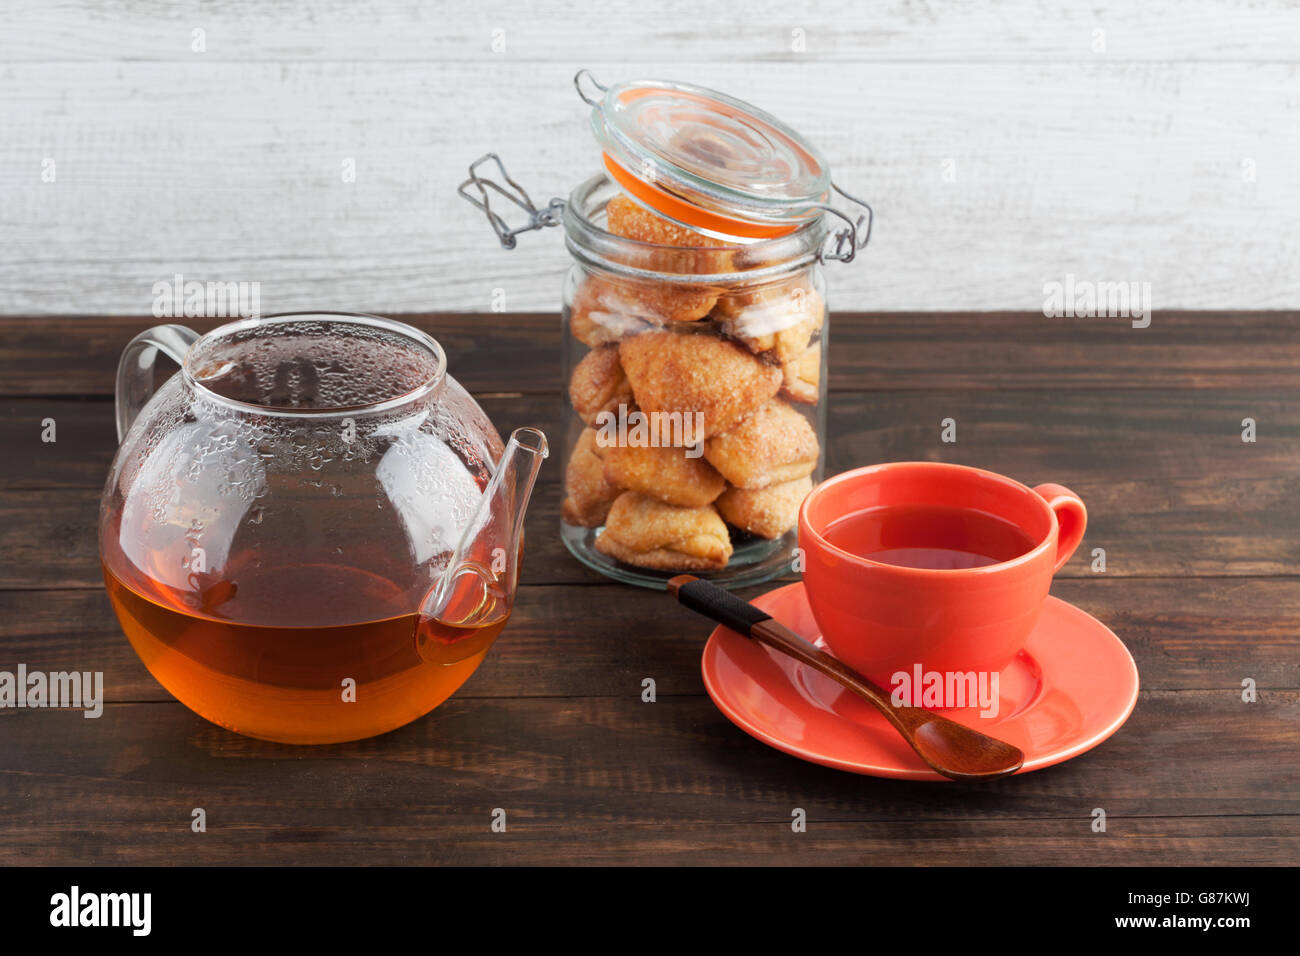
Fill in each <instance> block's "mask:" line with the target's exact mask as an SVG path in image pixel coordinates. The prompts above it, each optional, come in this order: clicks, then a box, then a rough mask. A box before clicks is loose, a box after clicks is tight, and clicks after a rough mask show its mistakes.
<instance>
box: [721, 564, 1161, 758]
mask: <svg viewBox="0 0 1300 956" xmlns="http://www.w3.org/2000/svg"><path fill="white" fill-rule="evenodd" d="M753 603H754V604H755V605H756V606H757V607H760V608H762V609H763V610H764V611H766V612H767V613H768V614H770V615H772V617H774V618H776V619H777V620H778V621H780V622H781V623H782V624H784V625H786V626H787V627H789V628H791V629H793V630H794V631H795V632H796V633H798V634H801V635H803V636H804V637H806V638H807V639H808V640H810V641H812V642H813V643H814V644H816V645H817V646H818V647H820V648H822V649H823V650H826V645H825V642H823V641H822V639H821V634H820V631H819V629H818V627H817V621H816V620H815V619H814V618H813V614H812V610H811V608H809V606H808V600H807V597H806V596H805V594H804V589H803V585H802V584H789V585H786V586H785V587H781V588H777V589H776V590H774V591H769V592H768V593H767V594H764V595H762V596H761V597H759V598H756V599H755V600H754V601H753ZM921 663H922V664H924V661H922V662H921ZM702 670H703V673H704V686H705V688H707V690H708V692H709V696H710V697H712V698H713V702H714V703H715V704H717V705H718V709H719V710H721V711H722V712H723V713H724V714H725V715H726V716H727V719H728V720H730V721H731V722H732V723H734V724H735V725H736V726H737V727H739V728H740V729H741V730H744V731H745V732H746V733H748V734H750V735H751V736H753V737H757V738H758V739H759V740H761V741H763V742H764V743H766V744H770V745H771V746H773V747H775V748H776V749H777V750H783V751H785V752H786V753H788V754H792V755H793V756H796V757H801V758H803V759H804V760H810V761H812V762H813V763H819V764H823V765H825V766H827V767H835V768H837V769H840V770H849V771H851V772H853V773H862V774H868V775H870V776H873V777H895V778H898V779H904V780H945V779H946V778H945V777H941V776H940V775H939V774H937V773H935V772H934V771H933V770H931V769H930V768H929V767H927V766H926V765H925V764H924V763H923V762H922V761H921V758H919V757H918V756H916V754H915V753H913V752H912V750H911V748H910V747H908V746H907V744H905V743H904V742H903V739H902V738H901V737H900V736H899V735H898V734H897V732H895V731H894V730H893V728H891V727H890V726H889V724H887V723H886V722H885V719H884V718H883V717H881V716H880V714H879V713H877V711H876V710H875V708H873V707H872V706H871V705H870V704H868V703H866V702H865V701H863V700H860V699H859V698H857V697H855V696H854V695H853V694H851V693H850V692H849V691H847V690H845V689H844V688H842V687H841V686H840V685H839V684H837V683H835V682H834V681H832V680H831V679H830V678H828V677H825V676H823V675H822V674H819V673H818V672H816V671H813V670H810V669H809V668H807V667H805V666H803V665H802V664H799V663H797V662H796V661H793V660H791V659H790V658H788V657H786V656H785V655H783V654H778V653H777V652H776V651H773V650H769V649H768V648H767V647H765V646H764V645H762V644H759V643H758V642H757V641H754V640H751V639H749V638H747V637H741V636H740V635H739V634H737V633H735V632H734V631H731V630H729V629H727V628H725V627H719V628H718V629H716V630H715V631H714V632H713V634H712V635H711V636H710V637H709V643H708V644H707V645H706V646H705V648H704V659H703V661H702ZM1137 692H1138V674H1137V667H1136V666H1135V665H1134V663H1133V658H1132V656H1131V655H1130V654H1129V652H1128V649H1127V648H1126V647H1125V646H1124V645H1123V643H1121V642H1120V639H1119V638H1118V637H1116V636H1115V635H1114V633H1112V632H1111V630H1110V629H1109V628H1108V627H1106V625H1104V624H1102V623H1101V622H1100V621H1098V620H1097V619H1096V618H1094V617H1093V616H1092V615H1090V614H1087V613H1085V612H1083V611H1081V610H1079V609H1078V608H1077V607H1075V606H1074V605H1072V604H1067V603H1066V602H1065V601H1062V600H1059V599H1058V598H1054V597H1048V599H1047V603H1046V604H1044V606H1043V613H1042V616H1041V617H1040V618H1039V621H1038V624H1037V626H1036V627H1035V628H1034V631H1033V633H1032V634H1030V636H1029V641H1028V643H1027V644H1026V645H1025V649H1024V650H1023V651H1021V652H1020V654H1019V656H1018V657H1017V658H1016V660H1015V661H1013V662H1012V664H1011V665H1010V666H1009V667H1008V668H1007V669H1006V670H1004V671H1002V672H1001V674H1000V686H999V695H998V696H999V707H998V714H997V716H993V717H987V718H985V717H981V716H980V715H979V710H978V708H975V707H968V708H953V709H948V710H944V711H942V713H943V714H944V716H946V717H949V718H951V719H952V720H956V721H958V722H960V723H963V724H966V725H968V726H970V727H974V728H977V729H978V730H980V731H981V732H982V733H987V734H990V735H992V736H994V737H997V738H999V739H1001V740H1004V741H1006V742H1007V743H1010V744H1014V745H1015V746H1017V747H1019V748H1020V749H1021V750H1023V751H1024V753H1025V765H1024V767H1022V768H1021V769H1020V770H1019V771H1018V772H1019V773H1024V772H1025V771H1027V770H1038V769H1040V768H1042V767H1050V766H1051V765H1052V764H1057V763H1061V762H1062V761H1064V760H1069V759H1070V758H1071V757H1074V756H1077V755H1079V754H1081V753H1083V752H1084V751H1086V750H1091V749H1092V748H1093V747H1095V746H1097V744H1099V743H1101V742H1102V741H1103V740H1105V739H1106V738H1107V737H1109V736H1110V735H1111V734H1113V733H1114V732H1115V731H1116V730H1118V729H1119V728H1120V726H1121V725H1122V724H1123V723H1124V721H1125V720H1127V719H1128V715H1129V714H1130V713H1132V711H1133V705H1134V703H1136V701H1137Z"/></svg>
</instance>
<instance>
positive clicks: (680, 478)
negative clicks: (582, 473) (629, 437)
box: [604, 445, 727, 508]
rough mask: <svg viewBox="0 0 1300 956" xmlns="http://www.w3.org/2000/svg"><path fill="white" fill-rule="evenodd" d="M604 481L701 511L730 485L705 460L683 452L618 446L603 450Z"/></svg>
mask: <svg viewBox="0 0 1300 956" xmlns="http://www.w3.org/2000/svg"><path fill="white" fill-rule="evenodd" d="M604 456H605V458H604V460H605V480H606V481H607V482H609V483H610V484H612V485H617V486H618V487H620V488H627V489H629V490H630V491H640V492H642V493H643V494H647V495H650V496H651V497H652V498H658V499H659V500H660V501H663V502H665V503H666V504H670V505H677V506H678V507H682V508H701V507H703V506H704V505H707V504H709V503H710V502H712V501H713V499H715V498H717V497H718V495H720V494H722V491H723V489H724V488H726V487H727V483H726V482H725V481H724V480H723V479H722V476H721V475H720V474H718V472H717V471H716V470H715V469H714V467H713V466H712V465H710V464H709V463H708V462H707V461H705V460H704V459H703V458H702V457H696V458H692V457H690V456H688V455H687V453H686V449H684V448H673V447H668V446H661V447H658V448H656V447H652V446H648V445H618V446H614V447H612V448H606V449H604Z"/></svg>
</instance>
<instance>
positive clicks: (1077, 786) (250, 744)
mask: <svg viewBox="0 0 1300 956" xmlns="http://www.w3.org/2000/svg"><path fill="white" fill-rule="evenodd" d="M1297 716H1300V694H1297V693H1296V692H1286V693H1279V694H1275V695H1271V696H1265V697H1264V698H1262V699H1261V701H1260V702H1259V703H1257V704H1254V705H1243V704H1241V703H1240V701H1239V700H1237V699H1236V697H1235V695H1232V694H1224V693H1221V692H1184V693H1177V694H1170V693H1144V694H1143V696H1142V699H1141V700H1140V701H1139V704H1138V707H1137V710H1136V711H1135V713H1134V715H1133V717H1132V718H1131V719H1130V721H1129V723H1128V724H1127V725H1126V726H1125V727H1124V728H1123V729H1122V730H1121V731H1120V732H1119V733H1118V734H1116V736H1115V737H1113V738H1112V739H1111V740H1109V741H1107V742H1106V743H1105V744H1103V745H1102V746H1101V747H1099V748H1098V749H1097V750H1095V751H1092V752H1090V753H1088V754H1085V755H1083V756H1081V757H1079V758H1077V759H1075V760H1073V761H1070V762H1067V763H1065V764H1062V765H1059V766H1057V767H1054V768H1049V769H1048V770H1044V771H1040V772H1035V773H1032V774H1028V775H1026V776H1024V777H1017V778H1012V779H1009V780H1003V781H997V782H995V783H992V784H984V785H954V784H920V783H916V784H903V783H899V782H897V781H886V780H874V779H871V778H864V777H857V776H854V775H851V774H844V773H840V772H836V771H832V770H829V769H826V768H822V767H816V766H813V765H811V764H806V763H803V762H801V761H798V760H795V759H793V758H791V757H788V756H785V755H783V754H778V753H776V752H774V751H771V750H770V749H768V748H766V747H763V746H762V745H760V744H758V743H757V742H756V741H754V740H752V739H750V738H749V737H747V736H746V735H744V734H743V733H741V732H740V731H739V730H737V729H736V728H734V727H732V726H731V725H730V724H728V723H727V722H726V720H725V718H723V717H722V715H721V714H719V713H718V712H717V711H716V710H714V709H713V706H712V704H711V703H710V702H709V701H707V700H705V699H701V698H696V697H689V698H660V700H659V702H658V703H655V704H643V703H640V702H639V701H638V700H637V698H636V697H635V696H632V695H629V696H627V697H625V698H621V699H617V700H613V699H582V700H572V699H531V700H510V701H499V700H497V701H487V700H472V699H468V698H455V699H453V700H452V701H450V702H449V703H448V704H446V705H444V707H442V708H440V709H439V710H438V711H436V712H435V713H434V714H433V715H432V716H431V717H429V718H426V719H424V720H421V721H417V722H416V723H415V724H412V725H410V726H408V727H406V728H403V729H401V730H398V731H395V732H394V733H392V734H389V735H386V736H384V737H381V738H377V739H372V740H370V741H362V742H358V743H355V744H344V745H338V746H331V747H322V748H293V747H286V746H281V745H275V744H269V743H265V742H262V741H255V740H251V739H248V738H243V737H239V736H237V735H234V734H230V733H227V732H226V731H223V730H220V729H219V728H216V727H214V726H212V725H210V724H207V723H205V722H204V721H202V720H201V719H200V718H198V717H197V716H195V715H193V714H191V713H189V712H188V711H186V710H184V709H183V708H182V707H180V706H179V705H176V704H124V705H120V706H116V707H112V708H109V709H108V710H106V711H105V714H104V716H103V717H102V718H100V719H99V720H96V721H87V720H84V719H83V718H82V717H81V716H80V715H79V714H73V713H68V712H58V711H48V712H34V711H21V712H20V711H7V712H4V715H3V716H0V739H3V742H4V746H3V747H0V861H2V862H5V863H12V862H16V861H18V860H20V859H21V860H22V861H24V862H40V863H56V862H77V863H81V864H85V863H91V862H163V861H165V860H174V859H176V854H178V853H184V855H185V859H187V860H189V861H190V862H192V863H196V864H216V863H221V862H233V861H234V859H235V858H236V856H240V858H241V859H242V861H243V862H258V863H270V862H288V861H293V862H296V863H323V862H327V861H328V862H330V863H362V862H398V861H400V862H414V861H427V862H434V861H438V862H457V861H461V862H468V861H470V860H473V861H475V862H485V861H489V860H492V859H500V860H502V861H504V860H505V857H496V856H495V854H497V853H500V852H502V851H503V850H504V848H505V847H509V848H510V849H511V850H513V851H515V852H514V854H513V855H511V856H510V857H509V859H510V860H511V861H512V862H515V863H525V862H540V861H543V860H549V861H552V862H554V861H556V860H557V859H561V858H562V859H565V860H566V862H575V863H576V862H596V861H609V860H611V859H613V858H621V859H623V860H626V861H633V860H635V859H636V858H637V855H638V854H643V853H645V852H647V851H650V850H653V849H655V848H658V849H659V851H660V852H662V853H663V854H665V855H666V856H667V857H669V858H675V857H676V856H677V855H679V854H682V855H684V858H688V859H695V860H696V861H703V860H705V859H713V860H715V861H717V860H718V859H719V857H721V856H725V857H726V858H727V859H728V860H730V859H733V858H735V859H743V860H746V861H758V860H760V859H764V858H765V859H766V860H767V861H769V862H770V861H771V860H772V859H774V857H772V856H771V855H770V854H771V851H773V850H774V849H776V846H775V844H774V841H775V838H776V834H777V833H778V832H784V834H785V838H786V839H787V840H788V841H789V842H788V843H787V844H786V846H785V850H784V851H783V852H782V853H781V855H780V857H779V859H780V860H781V862H783V863H796V862H805V863H812V862H819V863H824V862H829V861H828V860H827V859H826V858H824V857H821V856H819V855H818V854H819V852H820V851H823V850H826V849H828V848H832V849H833V848H838V850H837V852H836V853H833V854H832V859H839V860H842V861H845V860H847V856H848V853H849V852H850V851H849V849H848V848H850V847H851V848H852V852H853V853H855V854H857V853H861V852H862V851H863V849H864V846H863V844H862V843H860V842H859V839H858V838H865V844H866V846H869V847H872V848H875V849H879V850H881V851H882V855H881V857H880V858H878V859H876V860H875V861H874V862H876V863H889V862H898V863H905V862H913V863H916V862H932V863H937V862H953V861H959V860H968V861H969V860H972V859H973V857H971V856H970V855H969V853H970V851H969V850H968V849H966V848H965V847H967V846H968V840H969V842H970V843H973V844H974V845H975V846H977V847H980V848H982V849H986V850H987V849H997V850H998V852H997V854H996V856H997V858H998V859H999V860H1001V861H1003V862H1018V863H1035V862H1038V863H1042V862H1056V863H1065V862H1078V861H1079V860H1080V859H1081V857H1082V858H1083V859H1086V860H1088V861H1090V862H1098V863H1100V862H1116V861H1119V860H1126V859H1127V860H1130V861H1135V860H1136V859H1137V858H1138V853H1139V849H1140V851H1141V852H1143V853H1145V854H1146V859H1147V860H1148V861H1149V860H1150V859H1151V858H1152V856H1153V855H1155V856H1157V857H1158V858H1159V859H1161V860H1162V862H1169V863H1179V862H1190V861H1192V860H1200V859H1205V858H1207V857H1208V856H1209V854H1211V853H1214V852H1226V853H1227V854H1228V858H1231V859H1237V860H1241V859H1245V858H1252V859H1254V860H1255V861H1256V862H1270V863H1281V862H1292V861H1293V860H1294V854H1295V851H1296V849H1297V846H1298V843H1297V837H1298V836H1300V826H1298V824H1300V797H1298V795H1297V789H1296V786H1295V784H1296V772H1295V769H1294V765H1293V761H1292V760H1291V759H1290V758H1291V756H1292V755H1293V754H1294V752H1295V746H1296V743H1297V732H1296V726H1297V724H1296V718H1297ZM1207 741H1214V745H1213V746H1207ZM73 754H75V755H76V758H75V762H73V763H70V755H73ZM1156 755H1158V759H1154V757H1155V756H1156ZM1193 767H1194V768H1195V772H1189V769H1190V768H1193ZM322 779H330V780H339V779H346V780H347V781H348V785H347V786H342V787H340V786H322V785H321V781H322ZM195 806H201V807H203V808H204V809H205V810H206V811H207V815H208V832H207V833H206V834H204V835H202V836H196V835H194V834H193V833H191V832H190V830H189V823H190V819H191V818H190V810H191V809H192V808H193V807H195ZM1098 806H1100V807H1102V808H1104V809H1105V810H1106V811H1107V815H1108V817H1109V822H1108V831H1107V834H1106V835H1104V836H1103V835H1100V834H1098V835H1093V834H1092V833H1091V832H1090V823H1091V813H1092V810H1093V808H1095V807H1098ZM494 807H502V808H504V809H506V812H507V814H508V825H509V826H508V830H507V834H513V836H511V835H508V836H505V837H502V836H501V835H500V834H493V833H491V831H490V814H491V812H492V809H493V808H494ZM796 807H800V808H803V809H804V810H805V811H807V813H808V816H809V819H810V821H811V832H813V833H820V834H821V837H820V838H819V839H817V840H809V841H808V842H801V841H800V839H799V838H797V837H794V836H793V835H792V834H791V833H790V830H789V822H790V818H791V816H790V815H791V811H792V810H793V809H794V808H796ZM1171 816H1178V817H1182V818H1184V819H1181V820H1179V821H1171V820H1168V819H1167V818H1169V817H1171ZM1012 822H1014V823H1015V824H1016V827H1015V829H1014V830H1013V829H1011V828H1010V827H1006V826H999V824H1009V823H1012ZM711 828H716V829H715V832H714V835H713V836H712V837H711V838H709V839H708V840H706V841H705V845H706V847H709V848H711V855H710V856H706V855H704V854H702V853H701V852H700V851H699V850H698V849H688V848H691V847H694V846H696V845H697V844H696V839H697V838H698V836H699V835H700V834H701V833H703V832H705V831H708V830H709V829H711ZM1228 834H1231V835H1232V836H1234V837H1236V838H1237V839H1236V840H1235V841H1234V840H1224V839H1223V837H1224V836H1225V835H1228ZM958 837H960V838H958ZM1220 841H1222V842H1220ZM1230 845H1235V847H1236V849H1227V848H1228V847H1229V846H1230ZM589 853H590V854H591V855H590V856H588V854H589ZM241 854H242V856H241ZM647 862H648V861H647ZM660 862H662V861H660ZM986 862H991V861H986ZM1216 862H1223V859H1219V860H1217V861H1216Z"/></svg>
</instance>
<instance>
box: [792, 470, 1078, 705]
mask: <svg viewBox="0 0 1300 956" xmlns="http://www.w3.org/2000/svg"><path fill="white" fill-rule="evenodd" d="M1086 526H1087V511H1086V510H1085V508H1084V506H1083V502H1082V501H1081V500H1080V499H1079V496H1078V495H1076V494H1074V493H1073V492H1072V491H1070V490H1069V489H1067V488H1064V487H1062V486H1061V485H1054V484H1044V485H1038V486H1037V487H1035V488H1029V487H1027V486H1026V485H1022V484H1021V483H1019V482H1017V481H1014V480H1012V479H1010V478H1007V477H1004V476H1002V475H998V474H995V473H994V472H990V471H984V470H981V469H978V468H969V467H966V466H964V465H952V464H945V463H940V462H891V463H887V464H881V465H872V466H870V467H867V468H858V469H855V470H853V471H848V472H844V473H843V474H840V475H837V476H836V477H834V478H831V479H829V480H827V481H825V482H823V483H822V484H820V485H818V486H817V487H816V488H814V489H813V490H812V492H811V493H809V495H808V497H807V498H806V499H805V500H804V503H803V506H802V507H801V508H800V511H799V547H800V549H801V551H802V552H803V557H804V571H803V581H804V587H805V589H806V591H807V594H808V602H809V604H810V605H811V607H812V611H813V614H814V616H815V617H816V619H817V623H818V625H819V627H820V628H821V632H822V637H823V639H824V640H825V641H826V644H827V646H828V647H829V648H830V650H831V652H832V653H833V654H834V655H835V656H836V657H838V658H839V659H840V660H842V661H844V662H845V663H846V664H848V665H849V666H851V667H853V668H855V669H856V670H858V671H859V672H861V673H863V674H865V675H866V676H868V677H870V678H872V679H873V680H875V681H876V682H877V683H879V684H882V685H884V686H888V685H889V683H890V681H891V678H892V675H893V674H895V673H897V672H898V671H900V670H902V671H909V672H910V671H911V670H912V669H913V668H914V667H915V666H917V665H921V666H923V667H924V668H925V669H926V670H929V671H938V672H942V673H958V672H968V671H998V670H1001V669H1003V668H1004V667H1006V666H1007V665H1008V664H1009V663H1010V662H1011V660H1012V659H1013V658H1014V657H1015V656H1016V654H1017V652H1019V651H1020V650H1021V649H1022V648H1023V647H1024V645H1025V642H1026V640H1027V639H1028V637H1029V635H1030V632H1032V631H1033V629H1034V625H1035V624H1036V623H1037V621H1038V616H1039V613H1040V612H1041V610H1042V607H1043V602H1044V601H1045V600H1046V599H1047V593H1048V589H1049V588H1050V586H1051V582H1052V576H1053V575H1054V574H1055V573H1056V572H1057V571H1058V570H1060V568H1061V567H1062V566H1063V565H1064V564H1065V562H1066V561H1068V560H1069V559H1070V556H1071V555H1072V554H1073V553H1074V551H1075V549H1076V548H1077V547H1078V546H1079V542H1080V541H1081V540H1082V539H1083V533H1084V529H1085V528H1086Z"/></svg>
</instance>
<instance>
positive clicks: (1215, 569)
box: [0, 473, 1300, 590]
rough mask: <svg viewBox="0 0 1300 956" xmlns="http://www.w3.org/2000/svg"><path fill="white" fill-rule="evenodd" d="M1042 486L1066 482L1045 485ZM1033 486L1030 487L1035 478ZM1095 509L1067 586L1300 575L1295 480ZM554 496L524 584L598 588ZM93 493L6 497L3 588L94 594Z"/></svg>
mask: <svg viewBox="0 0 1300 956" xmlns="http://www.w3.org/2000/svg"><path fill="white" fill-rule="evenodd" d="M1040 477H1041V479H1042V480H1047V479H1049V478H1062V477H1064V476H1061V475H1057V474H1050V473H1048V474H1043V475H1041V476H1040ZM1032 480H1035V481H1036V480H1038V478H1034V479H1032ZM1069 481H1070V486H1071V487H1072V488H1073V490H1074V491H1075V492H1076V493H1077V494H1079V495H1080V496H1081V497H1082V498H1083V499H1084V501H1085V502H1087V503H1088V505H1089V507H1090V508H1091V519H1090V524H1089V527H1088V533H1087V536H1086V537H1085V539H1084V542H1083V544H1082V545H1081V547H1080V548H1079V550H1078V551H1077V552H1076V554H1075V556H1074V557H1073V558H1072V559H1071V560H1070V562H1069V564H1067V565H1066V567H1065V568H1063V569H1062V571H1061V574H1060V576H1063V577H1094V576H1096V574H1095V573H1094V572H1092V571H1091V570H1090V567H1091V562H1092V560H1093V557H1092V551H1093V549H1094V548H1104V549H1105V551H1106V571H1105V573H1106V575H1108V576H1110V577H1125V578H1128V577H1159V576H1166V575H1178V576H1182V575H1228V576H1243V575H1294V574H1295V573H1296V568H1297V566H1300V514H1297V511H1296V508H1295V505H1294V502H1295V501H1296V496H1297V495H1300V476H1293V477H1287V478H1259V479H1253V478H1241V479H1235V480H1232V481H1231V482H1228V483H1226V484H1225V483H1224V482H1223V481H1221V480H1219V479H1214V478H1175V479H1125V480H1115V479H1110V478H1099V477H1092V478H1088V479H1081V480H1074V479H1069ZM559 506H560V487H559V485H558V484H556V483H553V482H548V483H546V484H543V485H541V486H539V488H538V489H537V492H536V495H535V496H534V499H533V504H532V505H531V506H530V508H529V512H528V518H527V524H526V534H527V540H528V553H527V556H526V558H525V561H524V569H523V581H524V582H525V583H527V584H568V583H581V582H594V581H598V580H602V579H600V578H599V577H598V576H597V575H596V574H595V572H592V571H588V570H587V569H586V568H585V567H583V566H582V565H580V564H579V563H578V562H577V561H576V560H575V559H573V558H572V557H571V556H570V555H569V553H568V552H567V550H566V549H565V548H564V545H563V544H562V542H561V541H560V539H559V533H558V529H559ZM98 511H99V493H98V492H97V491H95V490H92V489H81V488H72V489H54V490H49V491H10V492H6V493H5V494H4V496H3V499H0V555H3V556H4V560H3V563H0V589H14V588H20V589H25V588H37V589H43V590H44V589H57V588H78V587H91V588H97V587H100V586H101V578H100V571H99V557H98V550H97V548H98V545H97V542H96V539H95V534H94V530H93V529H95V528H96V527H97V522H98Z"/></svg>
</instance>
